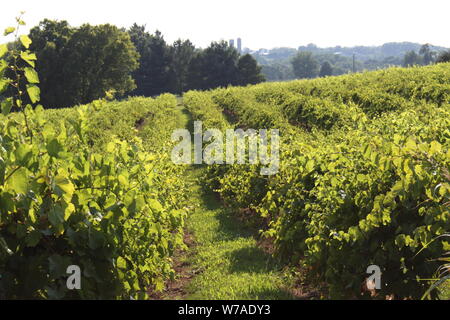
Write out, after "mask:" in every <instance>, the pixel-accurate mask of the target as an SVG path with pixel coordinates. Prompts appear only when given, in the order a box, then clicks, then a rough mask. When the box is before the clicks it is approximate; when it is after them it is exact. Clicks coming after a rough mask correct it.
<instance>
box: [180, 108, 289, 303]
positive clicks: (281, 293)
mask: <svg viewBox="0 0 450 320" xmlns="http://www.w3.org/2000/svg"><path fill="white" fill-rule="evenodd" d="M178 109H179V112H180V125H184V127H185V128H187V129H188V130H190V131H191V127H192V118H191V116H190V114H189V112H188V111H187V110H186V109H185V108H184V107H183V105H182V102H181V100H180V101H179V106H178ZM191 132H192V131H191ZM203 170H204V167H202V166H194V165H193V166H190V167H189V168H188V170H187V172H186V179H187V181H188V182H189V183H190V194H189V197H190V199H189V202H190V203H191V205H192V206H193V207H194V209H193V212H191V213H190V215H189V217H188V219H187V231H188V234H189V236H190V237H192V238H193V242H194V245H193V246H190V249H189V250H188V252H186V253H184V254H182V255H181V257H179V258H178V259H181V260H182V261H181V263H182V264H185V265H188V266H189V267H188V268H189V269H190V270H188V273H189V274H191V275H193V276H192V277H190V279H189V281H186V283H185V284H183V286H184V288H183V291H184V292H185V295H184V296H183V297H178V298H183V299H201V300H202V299H213V300H215V299H248V300H250V299H251V300H253V299H293V298H294V296H293V295H292V294H291V293H290V291H289V290H288V282H289V281H287V279H286V278H285V277H284V275H283V272H282V270H281V268H280V267H279V266H278V265H277V264H276V262H275V261H274V260H273V258H272V257H271V256H270V255H269V254H268V253H266V252H264V250H263V249H261V248H260V247H259V246H258V244H257V240H256V238H255V232H254V231H252V230H249V229H248V228H246V227H244V226H243V225H242V223H240V222H239V221H238V220H237V219H236V218H235V217H234V216H233V213H232V212H230V210H229V209H227V208H226V207H224V206H223V205H222V204H221V203H220V201H219V200H218V198H217V196H216V195H215V194H214V193H212V192H209V191H205V190H204V189H203V188H202V185H201V182H200V180H199V178H200V176H201V174H202V171H203ZM172 298H174V297H172Z"/></svg>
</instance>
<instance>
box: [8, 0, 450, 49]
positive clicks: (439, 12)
mask: <svg viewBox="0 0 450 320" xmlns="http://www.w3.org/2000/svg"><path fill="white" fill-rule="evenodd" d="M3 1H4V0H2V2H3ZM449 9H450V1H449V0H426V1H424V0H420V1H418V0H359V1H357V0H334V1H332V0H309V1H301V0H297V1H295V0H258V1H254V0H252V1H249V0H157V1H142V0H141V1H139V0H126V1H124V0H120V1H117V0H97V1H95V0H71V1H64V0H59V1H50V0H16V1H7V2H6V3H4V4H2V6H1V10H0V30H1V31H3V29H4V28H5V27H7V26H10V25H13V24H14V17H15V16H17V15H18V13H19V12H20V11H21V10H25V11H26V15H25V20H26V22H27V25H28V27H30V26H34V25H36V24H37V23H38V22H39V21H40V20H42V19H44V18H50V19H58V20H68V21H69V23H70V24H71V25H74V26H77V25H80V24H82V23H84V22H89V23H91V24H101V23H112V24H115V25H117V26H120V27H129V26H130V25H132V24H133V23H134V22H137V23H139V24H146V25H147V28H148V30H149V31H151V32H153V31H155V30H156V29H159V30H160V31H161V32H162V33H163V35H164V37H165V39H166V40H168V41H169V42H172V41H174V40H176V39H177V38H183V39H186V38H189V39H190V40H191V41H192V42H193V43H194V44H195V45H197V46H201V47H205V46H207V45H209V43H210V42H211V41H212V40H220V39H225V40H229V39H231V38H237V37H241V38H242V40H243V46H244V47H249V48H251V49H258V48H272V47H280V46H287V47H298V46H299V45H306V44H308V43H311V42H312V43H315V44H317V45H319V46H321V47H323V46H335V45H342V46H353V45H380V44H383V43H385V42H391V41H412V42H419V43H432V44H434V45H441V46H445V47H450V37H449V36H448V31H449V24H448V22H449V18H448V17H449V12H450V10H449ZM23 31H24V32H26V31H27V29H25V30H23ZM2 33H3V32H1V34H0V42H3V41H4V38H2V37H1V35H2Z"/></svg>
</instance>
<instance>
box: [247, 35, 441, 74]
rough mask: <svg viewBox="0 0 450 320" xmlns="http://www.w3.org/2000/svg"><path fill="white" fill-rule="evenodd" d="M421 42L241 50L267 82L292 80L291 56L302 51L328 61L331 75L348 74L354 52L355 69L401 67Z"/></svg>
mask: <svg viewBox="0 0 450 320" xmlns="http://www.w3.org/2000/svg"><path fill="white" fill-rule="evenodd" d="M421 47H422V44H420V43H414V42H388V43H385V44H383V45H381V46H355V47H341V46H336V47H328V48H320V47H318V46H316V45H315V44H312V43H311V44H308V45H307V46H300V47H298V48H297V49H295V48H288V47H281V48H273V49H259V50H256V51H252V50H249V49H244V53H250V54H252V55H253V56H254V57H255V59H256V60H257V61H258V63H259V64H261V65H262V67H263V68H262V72H263V74H264V75H265V76H266V79H267V80H269V81H283V80H290V79H294V78H295V77H294V74H293V72H292V66H291V63H290V61H291V59H292V58H293V57H294V56H295V55H296V54H297V53H299V52H301V51H309V52H312V53H313V55H314V58H315V59H316V60H317V61H318V62H319V63H320V64H322V63H323V62H325V61H328V62H329V63H331V64H332V66H333V75H340V74H345V73H349V72H351V71H352V69H353V55H355V70H356V71H362V70H377V69H384V68H388V67H390V66H401V65H402V64H403V58H404V56H405V54H406V53H407V52H408V51H415V52H417V53H418V52H419V50H420V48H421ZM430 48H431V50H432V51H436V52H441V51H444V50H448V49H447V48H444V47H439V46H433V45H430Z"/></svg>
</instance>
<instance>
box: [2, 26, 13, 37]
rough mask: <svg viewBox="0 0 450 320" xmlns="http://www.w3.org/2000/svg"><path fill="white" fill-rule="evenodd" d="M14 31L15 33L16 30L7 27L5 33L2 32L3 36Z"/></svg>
mask: <svg viewBox="0 0 450 320" xmlns="http://www.w3.org/2000/svg"><path fill="white" fill-rule="evenodd" d="M14 31H16V28H14V27H8V28H6V29H5V31H4V32H3V35H4V36H5V37H6V36H7V35H9V34H11V33H13V32H14Z"/></svg>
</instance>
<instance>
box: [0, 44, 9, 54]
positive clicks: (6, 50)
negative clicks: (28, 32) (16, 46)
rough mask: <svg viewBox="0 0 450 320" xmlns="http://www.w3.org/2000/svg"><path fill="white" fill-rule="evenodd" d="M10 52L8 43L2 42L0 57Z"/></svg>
mask: <svg viewBox="0 0 450 320" xmlns="http://www.w3.org/2000/svg"><path fill="white" fill-rule="evenodd" d="M7 52H8V45H7V44H6V43H4V44H0V58H1V57H3V56H4V55H5V54H6V53H7Z"/></svg>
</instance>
